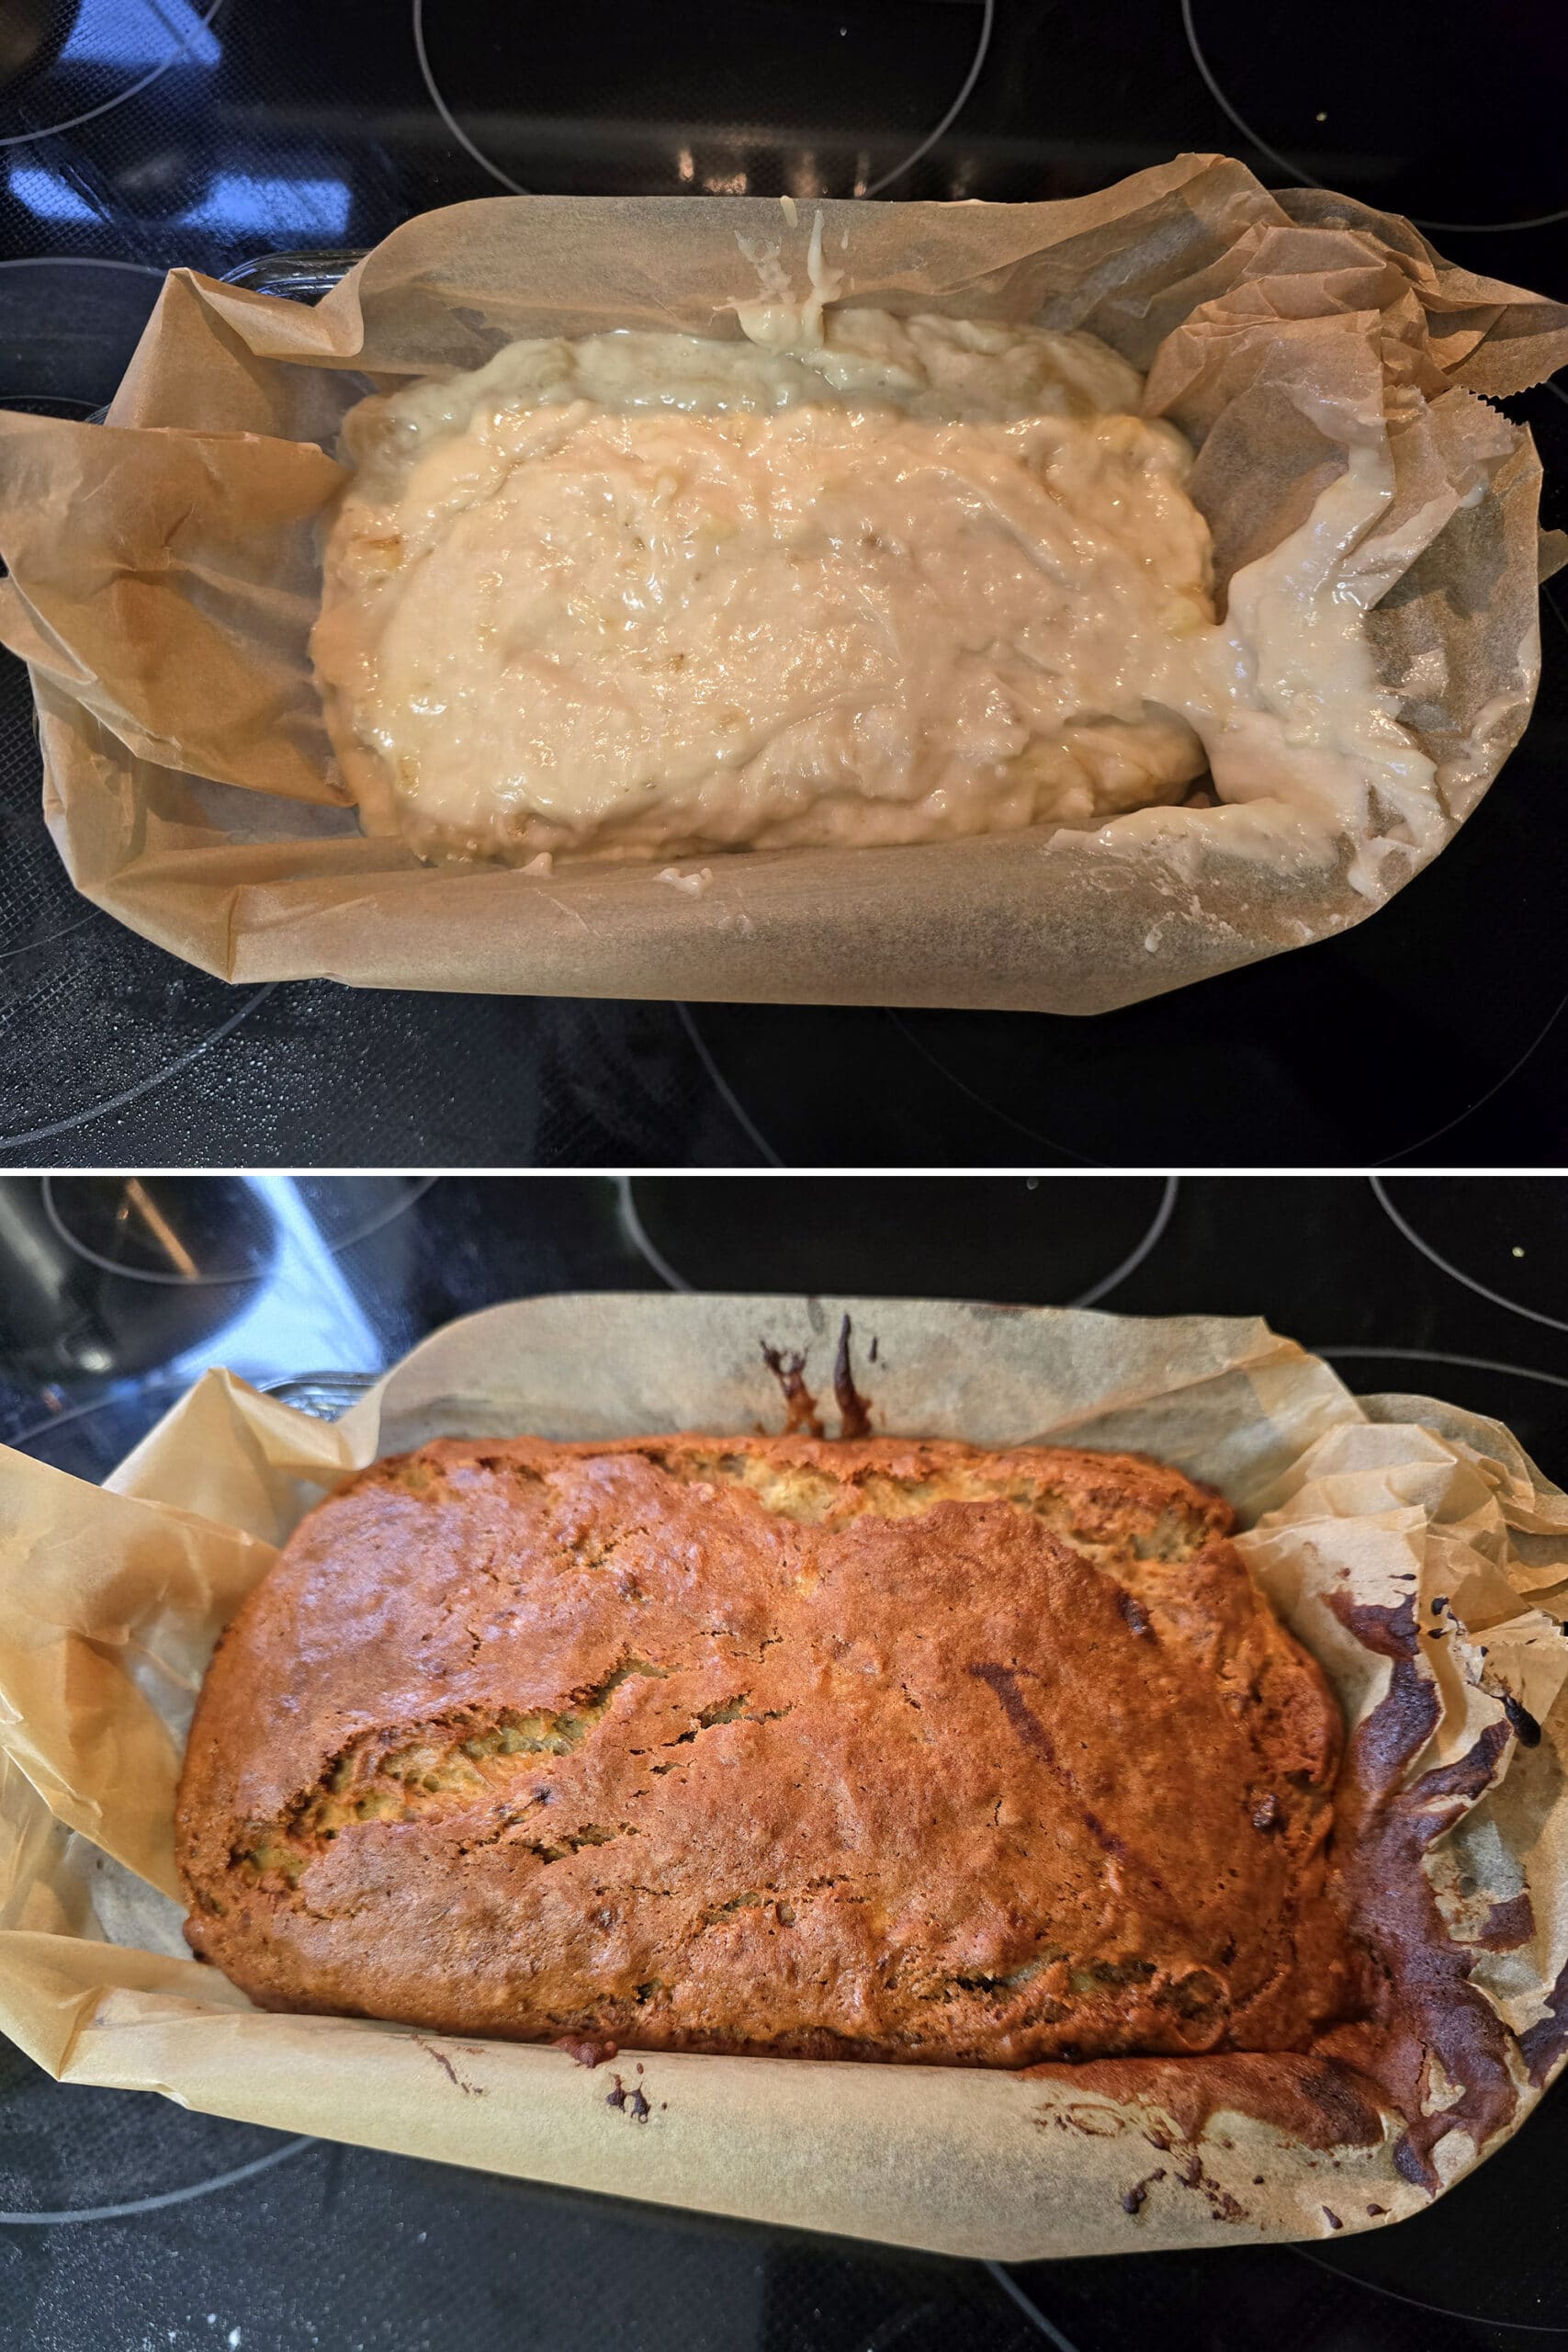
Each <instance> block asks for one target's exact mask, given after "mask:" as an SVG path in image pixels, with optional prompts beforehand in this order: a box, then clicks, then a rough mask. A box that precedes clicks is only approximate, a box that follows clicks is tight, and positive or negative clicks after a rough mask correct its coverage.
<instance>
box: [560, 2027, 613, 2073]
mask: <svg viewBox="0 0 1568 2352" xmlns="http://www.w3.org/2000/svg"><path fill="white" fill-rule="evenodd" d="M555 2046H556V2048H557V2049H558V2050H564V2051H565V2052H566V2054H567V2056H568V2057H569V2058H570V2059H571V2061H572V2062H573V2064H576V2065H579V2066H590V2067H592V2066H602V2065H604V2062H605V2060H606V2059H608V2058H615V2057H617V2056H618V2055H619V2054H620V2053H619V2045H618V2044H617V2043H615V2042H614V2041H593V2040H592V2037H591V2036H590V2035H588V2034H585V2033H584V2034H576V2033H561V2034H558V2035H557V2036H556V2045H555Z"/></svg>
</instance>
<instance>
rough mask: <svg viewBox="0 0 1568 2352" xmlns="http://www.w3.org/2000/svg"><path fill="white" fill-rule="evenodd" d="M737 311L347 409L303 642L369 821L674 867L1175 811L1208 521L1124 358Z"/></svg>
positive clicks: (1203, 590) (478, 849)
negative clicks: (779, 338)
mask: <svg viewBox="0 0 1568 2352" xmlns="http://www.w3.org/2000/svg"><path fill="white" fill-rule="evenodd" d="M784 323H785V324H788V323H789V322H788V321H787V320H786V321H785V322H784ZM750 324H751V327H752V330H753V331H754V332H758V333H761V332H763V331H764V330H765V331H766V332H767V334H769V336H770V341H769V343H768V344H767V345H765V346H760V345H758V344H755V343H752V342H750V341H739V342H733V343H725V342H717V341H709V340H704V339H702V338H699V337H696V336H692V335H674V334H641V333H636V334H633V333H626V334H603V335H593V336H588V337H585V338H582V339H580V340H578V341H575V342H566V341H549V342H532V343H519V344H514V345H511V346H510V347H509V348H508V349H506V350H504V351H502V352H501V353H500V354H499V355H498V356H497V357H496V358H495V359H494V360H492V361H491V363H490V365H489V366H488V367H486V368H483V369H482V370H479V372H478V373H476V374H474V375H471V376H467V377H462V378H459V379H457V380H456V381H454V382H452V383H448V384H420V385H416V386H413V387H412V388H410V389H409V390H405V391H402V392H400V393H398V394H396V395H395V396H393V397H391V398H390V399H389V400H385V401H373V402H370V403H368V404H367V407H366V408H365V410H363V411H362V412H360V413H357V414H356V417H355V421H354V424H353V431H352V435H351V444H350V454H351V455H353V456H354V457H355V458H356V459H357V462H358V471H357V473H356V477H355V481H354V484H353V486H352V488H351V490H350V492H349V493H348V495H347V497H346V499H345V501H344V506H343V508H342V510H341V513H340V515H339V518H338V521H337V523H336V526H335V527H334V529H333V535H332V539H331V543H330V546H329V548H328V554H327V562H326V586H325V595H324V602H323V610H322V617H321V623H320V625H319V627H318V628H317V631H316V634H315V639H314V649H313V650H314V656H315V661H316V665H317V672H318V676H319V678H320V680H321V685H322V690H323V694H324V696H325V700H326V706H327V710H328V715H329V721H330V724H331V728H332V733H333V742H334V746H335V748H336V750H337V752H338V756H339V759H340V763H341V764H342V766H343V768H344V774H345V775H346V776H347V778H348V780H349V782H350V783H351V785H352V786H353V788H354V790H355V794H356V797H358V798H359V800H360V803H361V806H362V808H363V809H364V811H365V813H366V819H367V822H368V823H369V824H370V826H371V827H372V828H373V829H375V830H401V831H404V832H405V833H406V834H407V835H408V837H409V838H410V839H411V840H412V842H414V844H415V845H416V846H417V847H419V848H421V849H423V850H426V851H430V852H434V853H446V854H454V853H455V854H502V855H505V856H511V857H529V856H532V855H535V854H537V853H538V852H540V851H542V850H548V851H550V852H552V853H557V854H558V853H563V852H565V853H572V852H578V853H581V852H585V851H592V852H594V853H598V854H604V853H612V854H685V853H688V852H694V851H698V850H704V849H722V848H725V847H733V846H739V845H741V844H762V845H767V844H781V843H805V842H818V843H820V842H839V843H845V844H853V843H860V842H908V841H929V840H935V839H940V838H942V837H943V836H948V835H953V834H963V833H976V832H987V831H1013V830H1017V829H1019V828H1021V827H1023V826H1026V825H1031V824H1037V823H1041V822H1044V821H1056V822H1061V823H1066V824H1071V825H1075V826H1080V827H1081V826H1088V825H1092V824H1094V823H1096V822H1099V821H1101V820H1104V819H1105V818H1107V817H1110V816H1113V815H1115V814H1116V813H1117V812H1119V811H1122V810H1124V809H1134V808H1140V807H1145V806H1147V805H1149V804H1151V803H1155V802H1161V801H1169V800H1172V799H1175V798H1178V797H1180V795H1181V794H1182V793H1183V791H1184V790H1185V789H1186V788H1187V786H1189V785H1190V783H1191V782H1192V780H1193V779H1194V778H1195V777H1197V776H1198V775H1201V773H1202V771H1203V768H1204V766H1205V763H1206V757H1207V755H1206V753H1205V751H1204V748H1203V745H1202V743H1201V741H1200V738H1199V734H1198V733H1197V732H1196V731H1195V729H1194V727H1193V724H1192V723H1191V719H1190V716H1189V715H1188V714H1187V713H1186V711H1185V710H1184V709H1183V708H1182V707H1180V705H1181V701H1182V698H1183V696H1184V695H1187V697H1188V698H1189V699H1190V694H1189V691H1188V687H1187V684H1186V681H1185V679H1183V680H1182V681H1180V682H1179V683H1178V684H1177V685H1176V686H1175V687H1174V689H1173V686H1172V682H1171V678H1170V676H1169V675H1168V673H1169V672H1170V669H1171V662H1172V654H1173V650H1174V649H1177V648H1179V647H1180V646H1181V645H1182V644H1183V643H1185V642H1187V641H1189V640H1190V639H1193V638H1194V637H1195V636H1196V635H1197V634H1198V633H1200V632H1204V631H1206V630H1209V629H1210V625H1211V624H1212V623H1213V605H1212V602H1211V599H1210V594H1209V560H1210V558H1209V535H1208V530H1207V526H1205V524H1204V522H1203V520H1202V518H1201V515H1199V514H1198V512H1197V510H1196V508H1195V507H1194V506H1193V505H1192V503H1191V502H1190V499H1189V497H1188V496H1187V492H1186V482H1187V480H1188V476H1189V474H1190V469H1191V453H1190V449H1189V448H1188V447H1187V446H1186V444H1185V443H1184V442H1183V440H1182V439H1181V436H1180V435H1179V434H1178V433H1176V432H1175V431H1174V430H1173V428H1171V427H1170V426H1168V425H1167V424H1161V423H1158V422H1151V421H1145V420H1144V419H1141V418H1139V417H1138V416H1136V415H1135V414H1134V413H1132V412H1133V411H1134V410H1135V409H1136V407H1137V404H1138V398H1139V392H1140V389H1141V386H1140V379H1139V378H1138V376H1137V374H1136V372H1135V370H1134V369H1133V368H1130V367H1128V366H1127V365H1126V364H1125V363H1124V362H1123V361H1122V360H1121V359H1119V358H1118V357H1117V356H1116V355H1115V354H1114V353H1112V352H1111V351H1110V350H1109V349H1108V348H1107V347H1106V346H1105V345H1103V344H1101V343H1100V342H1098V340H1097V339H1096V338H1095V337H1093V336H1090V335H1087V334H1048V333H1045V332H1044V331H1043V330H1040V329H1036V328H1030V327H1010V326H989V325H982V324H977V323H975V322H966V321H962V320H956V321H955V320H950V319H942V318H916V319H911V320H907V321H906V320H897V319H894V318H891V317H889V316H888V315H886V313H884V312H881V311H845V312H842V313H835V314H832V315H830V316H829V318H828V320H827V321H826V323H825V327H818V328H817V330H816V331H817V333H818V334H822V335H823V336H824V338H825V339H823V340H822V341H820V342H811V341H807V340H801V341H798V342H797V343H796V344H795V345H794V346H793V347H787V348H786V347H779V346H778V345H777V344H776V343H775V342H773V340H772V339H771V338H772V337H773V336H775V335H776V334H778V333H779V332H780V322H779V321H778V320H777V319H774V318H773V315H772V314H771V313H770V314H768V315H767V317H766V318H765V319H758V320H753V321H751V322H750ZM1211 633H1212V632H1211Z"/></svg>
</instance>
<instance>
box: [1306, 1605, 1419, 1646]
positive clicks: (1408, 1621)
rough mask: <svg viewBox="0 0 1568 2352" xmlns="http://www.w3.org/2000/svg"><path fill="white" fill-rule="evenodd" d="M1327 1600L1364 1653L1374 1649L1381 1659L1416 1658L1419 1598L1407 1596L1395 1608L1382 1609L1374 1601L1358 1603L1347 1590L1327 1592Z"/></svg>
mask: <svg viewBox="0 0 1568 2352" xmlns="http://www.w3.org/2000/svg"><path fill="white" fill-rule="evenodd" d="M1323 1597H1324V1599H1325V1601H1326V1602H1327V1604H1328V1606H1329V1608H1330V1609H1332V1611H1334V1614H1335V1615H1336V1617H1337V1618H1338V1620H1339V1623H1341V1624H1342V1625H1343V1626H1344V1628H1345V1631H1346V1632H1347V1633H1348V1634H1354V1635H1355V1637H1356V1639H1357V1641H1359V1643H1360V1645H1361V1647H1362V1648H1363V1649H1365V1650H1374V1651H1375V1652H1376V1653H1377V1655H1378V1657H1393V1658H1409V1657H1415V1656H1416V1649H1417V1646H1418V1637H1417V1634H1416V1596H1415V1594H1414V1593H1413V1592H1412V1593H1407V1594H1406V1595H1405V1597H1404V1600H1402V1601H1401V1602H1400V1603H1399V1605H1398V1607H1397V1608H1395V1609H1384V1608H1380V1607H1379V1606H1378V1605H1377V1604H1376V1603H1375V1602H1374V1601H1370V1600H1356V1599H1355V1598H1354V1596H1353V1595H1352V1594H1351V1593H1350V1592H1348V1591H1343V1592H1339V1591H1336V1592H1325V1594H1324V1596H1323Z"/></svg>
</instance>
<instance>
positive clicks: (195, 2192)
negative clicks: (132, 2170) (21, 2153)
mask: <svg viewBox="0 0 1568 2352" xmlns="http://www.w3.org/2000/svg"><path fill="white" fill-rule="evenodd" d="M320 2145H321V2143H320V2142H319V2141H318V2140H315V2139H311V2138H305V2139H299V2140H290V2141H289V2143H288V2146H287V2147H283V2148H272V2149H269V2150H268V2152H267V2154H265V2156H257V2157H255V2158H254V2160H253V2161H252V2162H251V2163H250V2164H248V2165H236V2167H235V2169H234V2170H233V2171H232V2172H220V2173H218V2174H215V2175H214V2177H213V2178H212V2179H211V2180H198V2181H197V2182H195V2183H194V2184H193V2186H192V2187H191V2188H165V2189H164V2190H163V2191H161V2193H160V2194H159V2195H158V2196H156V2197H133V2198H132V2199H130V2202H129V2203H128V2204H125V2205H84V2206H82V2207H81V2208H80V2209H79V2210H78V2211H75V2212H73V2211H71V2210H70V2208H69V2207H67V2208H66V2210H65V2211H63V2212H60V2213H0V2225H8V2226H10V2227H12V2228H19V2229H24V2230H25V2229H54V2228H58V2227H59V2225H60V2223H61V2222H118V2221H120V2220H122V2219H123V2218H124V2217H125V2216H126V2215H127V2214H130V2213H155V2212H157V2211H159V2210H160V2208H161V2207H163V2206H164V2205H184V2204H186V2203H187V2202H188V2201H189V2199H191V2198H193V2197H209V2196H210V2195H211V2194H212V2192H213V2190H214V2189H215V2188H233V2186H234V2184H235V2183H236V2181H241V2180H250V2179H253V2178H254V2176H255V2175H256V2174H257V2173H258V2172H270V2171H271V2170H272V2167H273V2165H281V2164H285V2163H287V2161H288V2158H289V2157H290V2156H297V2155H299V2154H300V2152H301V2150H302V2149H305V2148H315V2147H319V2146H320Z"/></svg>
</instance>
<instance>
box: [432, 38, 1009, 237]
mask: <svg viewBox="0 0 1568 2352" xmlns="http://www.w3.org/2000/svg"><path fill="white" fill-rule="evenodd" d="M976 5H977V6H979V9H980V30H979V34H978V36H977V38H976V43H975V54H974V56H973V57H972V58H971V60H970V62H969V67H968V71H967V72H966V73H965V74H964V79H963V81H962V82H961V83H960V84H959V86H958V91H957V95H956V96H954V97H953V99H952V100H951V101H950V103H949V105H948V107H947V110H946V112H945V113H944V114H943V115H942V118H941V119H940V120H939V121H938V122H937V124H936V126H935V128H934V129H933V130H928V131H927V132H926V134H925V137H924V138H923V139H922V140H921V141H919V145H918V146H915V147H912V148H911V149H910V150H909V152H908V154H907V155H904V156H901V157H900V159H899V160H898V162H897V164H894V165H893V166H892V168H891V169H890V170H888V171H886V172H881V173H879V174H878V175H877V176H876V178H875V179H874V180H870V181H868V182H867V183H866V184H865V185H864V186H862V185H860V183H859V182H858V181H857V183H856V186H855V187H854V189H853V191H852V192H853V194H854V195H855V196H857V197H869V196H880V195H881V194H882V192H883V190H884V189H885V188H887V187H891V186H892V185H893V182H894V181H895V180H897V179H901V178H902V177H903V175H904V174H905V173H906V172H907V171H909V170H910V169H912V167H913V166H914V165H915V164H918V163H919V162H920V160H921V159H922V157H924V156H926V155H929V154H930V153H931V149H932V148H933V147H934V146H935V145H936V144H937V141H939V140H940V139H942V137H943V136H944V135H945V134H946V133H947V132H948V131H949V130H951V129H952V128H953V124H954V123H955V122H956V121H957V119H958V118H959V116H960V115H961V114H962V113H963V111H964V107H966V106H967V105H968V103H969V97H970V93H971V92H972V91H973V89H974V87H975V85H976V82H977V81H978V80H979V78H980V74H981V71H982V69H983V67H984V65H985V62H986V59H987V54H988V53H989V51H990V46H991V34H992V31H993V28H994V27H995V23H996V0H976ZM413 42H414V51H415V53H416V55H417V57H418V59H419V70H420V73H421V74H422V75H423V80H424V86H425V88H426V89H427V90H428V91H429V93H430V99H431V103H432V105H433V106H434V108H435V111H436V113H437V114H438V115H439V116H440V117H441V119H442V121H443V122H444V123H445V124H446V128H447V130H449V131H450V132H451V134H452V136H453V138H454V139H455V140H456V141H457V143H458V145H459V146H460V147H462V148H463V149H464V150H465V151H466V152H467V153H468V154H469V155H471V156H472V157H473V159H474V162H475V163H476V164H479V167H480V169H481V170H482V171H486V172H488V173H489V174H490V175H491V179H494V180H499V181H500V183H501V185H502V187H504V188H508V189H510V190H511V192H512V194H513V196H528V195H530V194H532V193H533V191H532V190H530V189H528V188H525V187H524V186H523V183H522V182H521V180H515V179H513V177H512V175H511V174H510V173H509V172H503V171H502V168H501V166H500V164H497V163H494V162H492V160H491V157H490V156H489V155H487V154H486V153H485V152H484V149H483V148H482V147H480V146H479V143H478V141H475V140H473V139H470V138H469V136H468V132H467V131H466V130H464V129H463V126H462V124H461V123H460V122H459V121H458V120H457V116H456V114H455V113H454V112H453V110H452V108H451V107H449V106H448V105H447V103H446V99H445V97H444V96H442V93H441V87H440V85H439V83H438V82H437V81H436V78H435V73H434V67H433V66H432V64H431V62H430V55H429V51H428V50H427V48H426V45H425V38H424V0H413ZM742 192H743V191H741V190H736V191H735V193H737V194H739V193H742Z"/></svg>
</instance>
